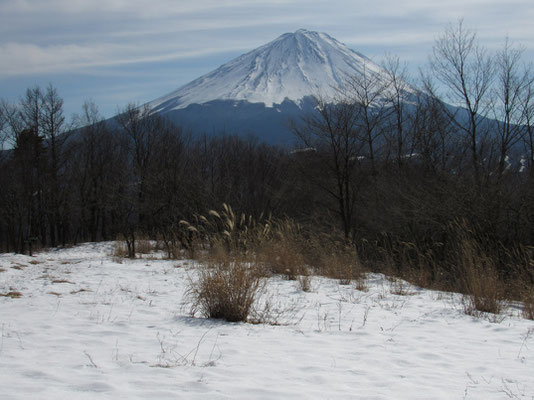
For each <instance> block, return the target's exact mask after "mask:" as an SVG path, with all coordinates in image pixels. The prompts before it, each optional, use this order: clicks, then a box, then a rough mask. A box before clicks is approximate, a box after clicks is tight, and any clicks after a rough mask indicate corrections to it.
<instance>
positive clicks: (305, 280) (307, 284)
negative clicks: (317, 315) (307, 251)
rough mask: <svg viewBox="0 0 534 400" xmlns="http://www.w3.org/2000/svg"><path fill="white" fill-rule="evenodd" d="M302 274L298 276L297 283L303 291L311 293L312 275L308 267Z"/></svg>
mask: <svg viewBox="0 0 534 400" xmlns="http://www.w3.org/2000/svg"><path fill="white" fill-rule="evenodd" d="M302 272H303V273H302V275H299V276H298V277H297V283H298V286H299V288H300V290H302V291H303V292H306V293H309V292H311V291H312V277H311V275H310V272H309V270H308V269H303V271H302Z"/></svg>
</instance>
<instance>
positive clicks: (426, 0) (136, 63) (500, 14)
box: [0, 0, 534, 117]
mask: <svg viewBox="0 0 534 400" xmlns="http://www.w3.org/2000/svg"><path fill="white" fill-rule="evenodd" d="M459 18H464V24H465V26H467V27H469V28H473V29H476V30H477V32H478V36H479V39H480V41H481V42H482V43H483V44H484V45H486V46H488V47H490V48H492V49H495V48H498V47H500V46H501V45H502V43H503V41H504V38H505V37H506V36H508V37H509V38H510V39H511V40H512V41H513V42H515V43H521V44H522V45H523V46H524V47H525V48H526V51H525V57H524V59H525V61H529V62H530V61H534V23H533V21H534V5H533V3H532V0H506V1H504V0H499V1H496V0H448V1H446V2H444V1H433V0H432V1H431V0H406V1H399V0H394V1H393V0H374V1H368V0H366V1H361V0H355V1H349V0H326V1H325V0H307V1H304V0H271V1H264V0H257V1H245V0H195V1H182V0H0V87H1V90H0V98H3V99H7V100H10V101H15V100H17V99H18V98H19V97H20V96H21V95H22V94H23V93H24V91H25V89H26V88H27V87H30V86H33V85H35V84H39V85H41V86H46V85H47V84H48V83H52V84H53V85H54V86H56V87H57V88H58V90H59V93H60V95H61V96H62V97H63V98H64V100H65V112H66V114H67V115H68V116H70V115H71V114H72V113H74V112H78V111H79V110H80V109H81V105H82V103H83V101H84V100H86V99H93V100H94V101H95V102H96V104H97V105H98V106H99V108H100V110H101V112H102V114H103V115H104V116H106V117H110V116H112V115H113V114H114V112H115V111H116V110H117V108H118V107H123V106H125V105H126V104H127V103H128V102H132V101H133V102H137V103H144V102H146V101H150V100H153V99H155V98H157V97H159V96H162V95H164V94H166V93H168V92H170V91H172V90H174V89H176V88H178V87H180V86H182V85H183V84H186V83H187V82H189V81H191V80H192V79H194V78H196V77H198V76H200V75H202V74H204V73H206V72H209V71H211V70H213V69H215V68H216V67H218V66H219V65H221V64H223V63H225V62H227V61H229V60H230V59H232V58H234V57H236V56H238V55H240V54H242V53H244V52H246V51H249V50H252V49H253V48H255V47H258V46H260V45H262V44H265V43H267V42H269V41H271V40H273V39H275V38H276V37H278V36H279V35H281V34H283V33H285V32H293V31H295V30H297V29H299V28H305V29H309V30H317V31H322V32H326V33H328V34H329V35H331V36H333V37H335V38H336V39H338V40H339V41H341V42H343V43H345V44H346V45H348V46H349V47H351V48H353V49H354V50H357V51H359V52H361V53H363V54H365V55H367V56H369V57H371V58H372V59H374V60H376V61H379V60H380V58H381V57H382V56H384V54H385V53H392V54H396V55H398V56H399V57H400V58H401V60H403V61H406V62H407V63H409V65H410V69H411V70H412V71H416V70H417V68H418V67H423V66H424V65H425V64H426V61H427V57H428V55H429V54H430V53H431V50H432V44H433V42H434V39H435V38H436V37H437V36H438V35H439V34H440V33H441V32H442V31H443V30H444V28H445V26H446V25H447V24H448V23H450V22H453V23H454V22H456V21H457V20H458V19H459Z"/></svg>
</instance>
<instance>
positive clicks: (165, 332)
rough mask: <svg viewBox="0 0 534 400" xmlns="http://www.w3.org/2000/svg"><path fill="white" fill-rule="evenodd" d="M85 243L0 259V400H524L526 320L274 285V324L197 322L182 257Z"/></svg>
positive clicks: (532, 326)
mask: <svg viewBox="0 0 534 400" xmlns="http://www.w3.org/2000/svg"><path fill="white" fill-rule="evenodd" d="M111 253H112V245H111V244H110V243H103V244H85V245H82V246H78V247H75V248H71V249H64V250H58V251H49V252H43V253H40V254H38V255H37V256H35V257H28V256H21V255H13V254H5V255H0V294H6V293H9V292H16V291H18V292H20V293H21V294H22V296H21V297H20V298H11V297H0V329H1V338H0V398H1V399H3V400H8V399H54V400H58V399H158V400H162V399H223V398H224V399H507V398H513V399H534V322H533V321H529V320H524V319H522V318H520V317H519V316H518V312H517V310H513V309H511V310H510V314H509V315H507V316H506V317H505V318H504V320H503V321H502V322H498V323H492V322H489V321H488V320H485V319H475V318H473V317H470V316H467V315H465V314H463V312H462V307H461V305H460V301H459V297H458V296H457V295H452V294H445V293H439V292H432V291H427V290H417V289H414V291H413V293H412V294H411V295H409V296H397V295H393V294H391V293H390V290H389V289H390V287H389V284H388V281H387V280H385V279H384V278H383V277H382V276H380V275H371V276H370V277H369V290H368V291H367V292H360V291H358V290H356V289H355V288H354V287H353V286H352V287H351V286H341V285H339V284H338V283H337V282H336V281H334V280H330V279H324V278H314V280H313V283H312V286H313V291H312V292H311V293H305V292H302V291H301V290H300V289H298V287H297V285H296V283H295V282H291V281H284V280H282V279H280V278H273V279H271V280H270V281H269V283H268V286H267V288H268V293H266V294H264V297H263V301H266V300H268V301H270V303H271V305H272V307H274V308H275V309H278V310H281V311H282V314H281V315H279V317H278V322H280V323H282V324H281V325H269V324H258V325H252V324H245V323H227V322H223V321H215V320H207V319H202V318H198V317H197V318H193V317H191V316H190V315H189V307H188V304H187V301H186V299H185V298H184V290H185V287H186V284H187V280H188V277H190V276H193V275H194V268H195V263H194V262H191V261H164V260H148V259H143V260H141V259H139V260H117V259H114V258H113V257H112V256H111V255H110V254H111Z"/></svg>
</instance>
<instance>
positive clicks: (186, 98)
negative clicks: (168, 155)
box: [149, 29, 381, 113]
mask: <svg viewBox="0 0 534 400" xmlns="http://www.w3.org/2000/svg"><path fill="white" fill-rule="evenodd" d="M364 68H366V69H367V70H368V71H370V72H374V73H380V70H381V69H380V67H378V66H377V65H376V64H374V63H373V62H372V61H371V60H369V59H368V58H367V57H365V56H363V55H362V54H359V53H357V52H355V51H353V50H351V49H349V48H348V47H346V46H345V45H344V44H342V43H340V42H338V41H337V40H336V39H334V38H332V37H331V36H329V35H327V34H326V33H321V32H313V31H308V30H305V29H299V30H298V31H296V32H294V33H285V34H283V35H282V36H280V37H278V38H277V39H275V40H273V41H272V42H270V43H267V44H265V45H263V46H261V47H258V48H257V49H255V50H252V51H250V52H248V53H246V54H243V55H241V56H239V57H237V58H235V59H233V60H231V61H229V62H228V63H226V64H224V65H222V66H220V67H219V68H217V69H216V70H214V71H212V72H210V73H208V74H206V75H204V76H201V77H200V78H198V79H195V80H194V81H192V82H190V83H188V84H187V85H185V86H183V87H181V88H179V89H178V90H176V91H174V92H171V93H169V94H168V95H166V96H163V97H161V98H159V99H156V100H154V101H153V102H151V103H149V106H150V108H151V109H152V110H153V111H154V112H163V113H165V112H167V111H171V110H178V109H183V108H185V107H187V106H188V105H190V104H203V103H207V102H209V101H212V100H244V101H248V102H250V103H264V104H265V105H266V106H267V107H272V106H273V104H281V103H282V102H283V101H284V100H286V99H288V100H292V101H295V102H298V101H299V100H300V99H302V98H304V97H305V96H311V95H321V96H325V97H330V96H334V94H335V93H336V90H337V89H342V88H343V83H344V81H345V79H346V77H347V76H351V75H355V74H358V73H361V71H363V69H364Z"/></svg>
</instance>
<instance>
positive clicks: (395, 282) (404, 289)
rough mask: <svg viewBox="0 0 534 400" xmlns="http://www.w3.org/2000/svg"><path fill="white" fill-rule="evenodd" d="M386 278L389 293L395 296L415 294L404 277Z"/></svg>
mask: <svg viewBox="0 0 534 400" xmlns="http://www.w3.org/2000/svg"><path fill="white" fill-rule="evenodd" d="M388 280H389V292H390V293H391V294H394V295H397V296H411V295H413V294H415V292H414V291H413V290H411V285H410V284H409V283H408V282H406V281H405V280H404V279H400V278H397V277H391V278H388Z"/></svg>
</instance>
